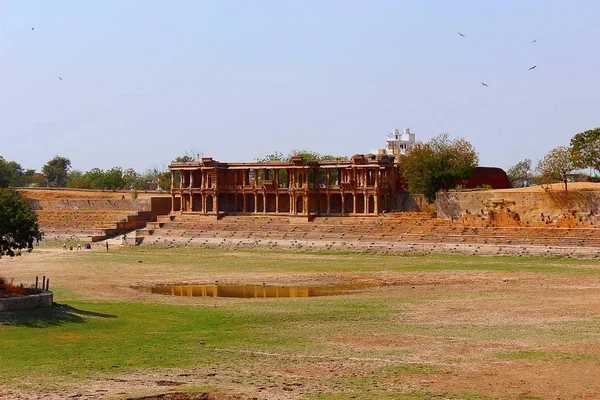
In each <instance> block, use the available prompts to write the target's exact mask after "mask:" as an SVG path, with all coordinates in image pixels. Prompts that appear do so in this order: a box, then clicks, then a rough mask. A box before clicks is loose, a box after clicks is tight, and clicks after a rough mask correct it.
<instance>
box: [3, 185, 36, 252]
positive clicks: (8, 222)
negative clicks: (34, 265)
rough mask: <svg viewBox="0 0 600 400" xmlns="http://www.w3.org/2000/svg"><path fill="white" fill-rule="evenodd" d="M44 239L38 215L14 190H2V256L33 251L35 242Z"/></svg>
mask: <svg viewBox="0 0 600 400" xmlns="http://www.w3.org/2000/svg"><path fill="white" fill-rule="evenodd" d="M41 239H42V233H41V232H40V229H39V226H38V223H37V215H35V213H34V212H33V211H31V208H30V207H29V204H27V202H26V201H25V200H23V199H22V198H20V197H17V196H16V195H15V194H14V193H13V191H12V190H9V189H0V256H3V255H5V254H6V255H9V256H11V257H12V256H14V255H15V251H18V250H21V249H28V250H29V251H31V250H32V249H33V242H34V241H36V240H41Z"/></svg>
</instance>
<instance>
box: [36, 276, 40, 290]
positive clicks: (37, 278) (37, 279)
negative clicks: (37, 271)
mask: <svg viewBox="0 0 600 400" xmlns="http://www.w3.org/2000/svg"><path fill="white" fill-rule="evenodd" d="M38 281H39V277H38V276H36V277H35V288H36V289H37V288H38Z"/></svg>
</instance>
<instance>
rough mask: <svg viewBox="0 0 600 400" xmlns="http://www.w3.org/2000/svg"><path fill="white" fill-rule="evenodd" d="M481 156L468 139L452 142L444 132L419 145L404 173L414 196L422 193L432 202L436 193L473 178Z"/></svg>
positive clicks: (407, 159) (408, 156)
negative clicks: (459, 181)
mask: <svg viewBox="0 0 600 400" xmlns="http://www.w3.org/2000/svg"><path fill="white" fill-rule="evenodd" d="M478 162H479V157H478V156H477V152H476V151H475V148H474V147H473V145H472V144H471V143H470V142H468V141H466V140H465V139H462V138H461V139H454V140H450V136H449V135H448V134H446V133H443V134H441V135H439V136H437V137H435V138H433V139H431V140H430V141H429V142H427V143H425V144H423V143H419V144H418V145H417V146H415V148H414V149H413V150H411V151H410V152H408V153H407V154H406V156H405V157H404V158H403V160H402V163H401V173H402V176H403V178H404V180H405V181H406V183H407V185H408V189H409V191H410V192H411V193H422V194H423V195H424V196H425V198H426V199H427V201H428V202H429V203H433V202H434V201H435V194H436V193H437V192H438V191H439V190H441V189H444V190H446V191H447V190H448V189H450V188H452V187H453V186H454V182H455V181H458V180H461V179H466V178H468V177H470V176H471V174H472V173H473V169H474V168H475V167H476V166H477V163H478Z"/></svg>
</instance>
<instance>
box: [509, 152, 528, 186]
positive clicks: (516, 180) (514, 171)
mask: <svg viewBox="0 0 600 400" xmlns="http://www.w3.org/2000/svg"><path fill="white" fill-rule="evenodd" d="M506 175H508V179H509V180H510V184H511V186H512V187H519V186H523V185H524V184H525V182H529V181H531V178H532V174H531V160H530V159H529V158H526V159H524V160H523V161H519V162H518V163H517V164H516V165H513V166H512V167H510V168H508V171H506Z"/></svg>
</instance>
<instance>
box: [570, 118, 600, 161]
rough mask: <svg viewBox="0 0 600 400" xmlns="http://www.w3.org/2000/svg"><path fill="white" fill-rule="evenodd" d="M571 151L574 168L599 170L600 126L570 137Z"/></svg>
mask: <svg viewBox="0 0 600 400" xmlns="http://www.w3.org/2000/svg"><path fill="white" fill-rule="evenodd" d="M571 152H572V154H573V163H574V165H575V167H576V168H588V167H591V168H593V169H595V170H600V128H595V129H590V130H588V131H585V132H581V133H578V134H577V135H575V136H573V138H572V139H571Z"/></svg>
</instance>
